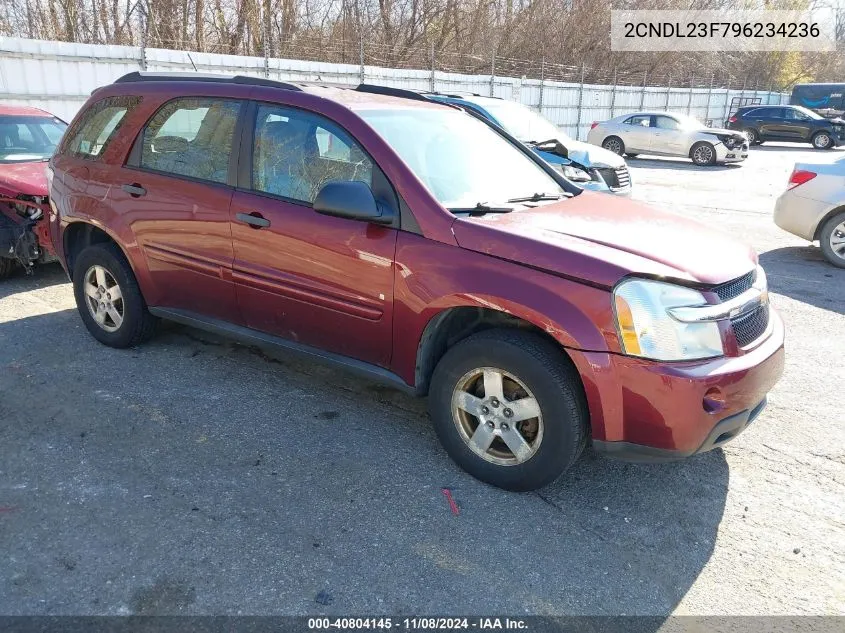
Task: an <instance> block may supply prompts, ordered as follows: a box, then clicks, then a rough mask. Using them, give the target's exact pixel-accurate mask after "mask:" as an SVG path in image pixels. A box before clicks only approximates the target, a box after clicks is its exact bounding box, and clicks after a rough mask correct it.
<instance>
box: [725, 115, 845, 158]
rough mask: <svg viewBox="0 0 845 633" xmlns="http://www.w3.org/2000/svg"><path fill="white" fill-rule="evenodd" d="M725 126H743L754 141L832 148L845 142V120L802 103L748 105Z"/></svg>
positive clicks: (737, 127)
mask: <svg viewBox="0 0 845 633" xmlns="http://www.w3.org/2000/svg"><path fill="white" fill-rule="evenodd" d="M725 127H727V128H730V129H732V130H742V131H743V132H745V134H746V136H748V141H749V142H750V143H751V144H752V145H760V144H761V143H763V142H764V141H792V142H795V143H810V144H811V145H812V146H813V147H815V148H816V149H830V148H832V147H836V146H838V145H842V144H843V143H845V121H842V120H841V119H833V120H831V119H825V118H824V117H823V116H820V115H818V114H816V113H815V112H813V111H812V110H808V109H807V108H804V107H802V106H744V107H742V108H739V109H738V110H737V111H736V113H735V114H734V115H733V116H731V117H730V118H729V119H728V120H727V122H726V123H725Z"/></svg>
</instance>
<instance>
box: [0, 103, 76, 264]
mask: <svg viewBox="0 0 845 633" xmlns="http://www.w3.org/2000/svg"><path fill="white" fill-rule="evenodd" d="M66 127H67V124H66V123H65V122H64V121H62V120H61V119H59V118H58V117H55V116H53V115H52V114H50V113H49V112H44V111H43V110H38V109H37V108H30V107H26V106H10V105H0V279H3V278H5V277H8V276H9V275H11V274H12V273H13V272H14V271H15V270H16V269H17V268H19V267H21V266H23V267H25V268H27V269H31V268H32V267H33V266H34V265H35V264H37V263H45V262H48V261H55V256H54V254H53V248H52V244H51V242H50V232H49V229H48V226H47V221H46V219H45V218H46V213H47V211H48V210H49V206H48V205H47V176H46V175H45V173H44V170H45V167H46V161H47V159H48V158H50V155H51V154H52V153H53V150H54V149H55V148H56V145H57V144H58V142H59V140H60V139H61V137H62V134H63V133H64V131H65V128H66Z"/></svg>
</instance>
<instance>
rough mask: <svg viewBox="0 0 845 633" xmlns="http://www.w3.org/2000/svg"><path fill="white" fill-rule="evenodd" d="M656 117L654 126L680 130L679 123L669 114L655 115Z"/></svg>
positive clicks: (662, 128)
mask: <svg viewBox="0 0 845 633" xmlns="http://www.w3.org/2000/svg"><path fill="white" fill-rule="evenodd" d="M655 119H656V123H657V125H656V127H658V128H660V129H661V130H680V129H681V124H680V122H679V121H677V120H676V119H673V118H672V117H670V116H658V117H655Z"/></svg>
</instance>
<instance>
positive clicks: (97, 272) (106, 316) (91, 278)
mask: <svg viewBox="0 0 845 633" xmlns="http://www.w3.org/2000/svg"><path fill="white" fill-rule="evenodd" d="M83 289H84V291H85V304H86V305H87V306H88V312H90V314H91V316H92V317H93V319H94V321H95V322H96V323H97V325H99V326H100V327H101V328H102V329H104V330H105V331H106V332H116V331H117V330H118V329H120V326H121V324H122V323H123V316H124V305H123V292H122V291H121V289H120V286H119V285H118V283H117V280H115V278H114V275H112V274H111V273H110V272H109V271H108V270H106V269H105V268H103V267H102V266H99V265H94V266H91V268H89V269H88V271H87V272H86V273H85V280H84V283H83Z"/></svg>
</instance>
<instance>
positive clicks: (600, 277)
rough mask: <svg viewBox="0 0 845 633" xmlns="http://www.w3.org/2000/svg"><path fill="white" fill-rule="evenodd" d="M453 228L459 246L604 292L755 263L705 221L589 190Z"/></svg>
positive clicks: (713, 277)
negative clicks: (637, 281)
mask: <svg viewBox="0 0 845 633" xmlns="http://www.w3.org/2000/svg"><path fill="white" fill-rule="evenodd" d="M453 231H454V234H455V238H456V239H457V241H458V243H459V244H460V245H461V247H463V248H467V249H470V250H474V251H478V252H481V253H485V254H489V255H494V256H496V257H501V258H503V259H508V260H512V261H515V262H517V263H523V264H527V265H529V266H532V267H535V268H541V269H544V270H549V271H551V272H554V273H558V274H560V275H564V276H567V277H573V278H577V279H580V280H583V281H586V282H588V283H592V284H597V285H601V286H605V287H608V288H609V287H611V286H613V285H614V284H616V283H617V282H618V281H619V279H620V278H622V277H623V276H625V275H628V274H632V273H633V274H641V275H647V276H651V277H658V278H667V279H677V280H683V281H686V282H691V283H693V284H702V285H704V284H706V285H712V284H720V283H724V282H726V281H730V280H732V279H736V278H737V277H741V276H742V275H744V274H746V273H747V272H749V271H750V270H753V269H754V267H755V266H756V264H757V255H756V253H755V252H754V251H753V250H752V249H751V248H750V247H749V246H747V245H746V244H743V243H742V242H740V241H737V240H735V239H733V238H732V237H730V236H728V235H726V234H724V233H721V232H719V231H716V230H713V229H711V228H709V227H708V226H706V225H704V224H701V223H698V222H695V221H693V220H687V219H686V218H683V217H681V216H679V215H675V214H673V213H669V212H663V211H658V210H656V209H652V208H651V207H648V206H645V205H643V204H640V203H637V202H633V201H631V200H627V199H624V198H619V197H616V196H608V195H605V194H599V193H593V192H590V191H584V192H582V193H581V194H579V195H577V196H575V197H574V198H569V199H565V200H561V201H560V202H555V203H553V204H549V205H545V206H541V207H537V208H534V209H524V210H520V211H514V212H513V213H508V214H492V213H491V214H487V215H485V216H480V217H476V218H458V219H457V220H456V221H455V223H454V225H453Z"/></svg>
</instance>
